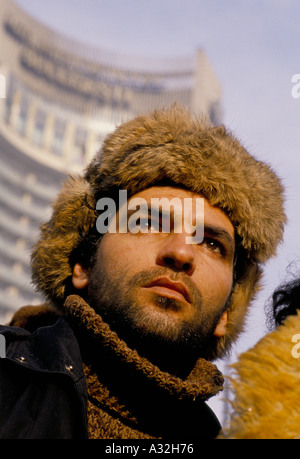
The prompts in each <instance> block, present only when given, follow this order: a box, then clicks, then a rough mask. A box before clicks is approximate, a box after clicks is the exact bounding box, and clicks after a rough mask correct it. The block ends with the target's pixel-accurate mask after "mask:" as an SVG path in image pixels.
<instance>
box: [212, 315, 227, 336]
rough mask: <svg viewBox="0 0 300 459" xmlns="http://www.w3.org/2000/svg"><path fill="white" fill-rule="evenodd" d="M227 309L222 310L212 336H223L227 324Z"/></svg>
mask: <svg viewBox="0 0 300 459" xmlns="http://www.w3.org/2000/svg"><path fill="white" fill-rule="evenodd" d="M227 318H228V317H227V311H224V312H223V314H222V316H221V319H220V320H219V323H218V325H217V326H216V329H215V331H214V336H217V337H218V338H221V336H224V335H225V333H226V325H227Z"/></svg>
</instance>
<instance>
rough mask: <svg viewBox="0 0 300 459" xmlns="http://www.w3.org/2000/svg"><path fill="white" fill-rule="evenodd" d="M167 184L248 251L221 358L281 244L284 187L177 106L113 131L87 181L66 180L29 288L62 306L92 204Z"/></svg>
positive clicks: (216, 130)
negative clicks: (221, 220) (221, 221)
mask: <svg viewBox="0 0 300 459" xmlns="http://www.w3.org/2000/svg"><path fill="white" fill-rule="evenodd" d="M168 180H169V181H171V182H172V183H175V184H178V185H179V186H180V185H181V186H183V187H184V188H188V189H190V190H192V191H195V192H197V193H200V194H201V195H203V196H204V197H206V198H207V199H208V200H209V201H210V203H211V204H212V205H215V206H218V207H219V208H221V209H222V210H223V211H224V212H226V214H227V215H228V217H229V219H230V220H231V222H232V224H233V226H234V227H235V231H236V235H237V236H238V238H239V239H240V241H241V245H242V247H243V249H244V252H245V258H246V268H245V270H244V276H243V277H242V278H241V279H239V282H238V283H237V284H236V286H235V289H234V292H233V296H232V301H231V307H230V309H229V323H228V325H227V330H228V332H227V334H226V336H225V337H224V338H223V339H222V343H221V344H220V346H221V350H220V352H221V351H222V350H224V349H225V350H226V349H227V348H228V345H229V344H230V342H231V341H233V340H235V339H236V338H237V336H238V334H239V332H240V331H241V330H242V328H243V323H244V318H245V314H246V310H247V307H248V305H249V303H250V302H251V300H252V299H253V298H254V295H255V293H256V291H257V289H258V286H259V279H260V275H261V268H260V266H261V264H263V263H264V262H265V261H266V260H268V258H270V257H271V256H273V255H274V254H275V252H276V247H277V245H278V242H279V241H281V240H282V235H283V225H284V223H285V220H286V219H285V213H284V209H283V188H282V185H281V183H280V180H279V179H278V178H277V176H276V175H275V174H274V172H273V171H272V170H271V168H270V167H269V166H268V165H266V164H264V163H262V162H260V161H257V160H256V159H255V158H254V157H253V156H251V155H250V154H249V153H248V152H247V151H246V150H245V149H244V148H243V146H242V145H241V144H240V142H239V141H238V140H237V139H236V138H235V137H234V136H233V135H232V133H231V132H229V131H228V130H227V129H226V128H225V127H224V126H217V127H215V126H212V125H211V124H210V123H208V122H207V121H205V120H198V119H196V118H194V117H193V116H192V115H191V114H190V113H189V112H187V111H186V110H185V109H183V108H182V107H179V106H177V105H176V106H173V107H172V108H171V109H168V110H161V111H155V112H153V113H151V114H149V115H145V116H139V117H137V118H135V119H133V120H131V121H128V122H126V123H124V124H123V125H121V126H120V127H118V128H117V129H116V131H115V132H114V133H112V134H109V135H108V136H107V138H106V140H105V141H104V144H103V147H102V149H101V150H100V151H99V153H98V154H97V155H96V156H95V158H94V159H93V161H92V162H91V164H90V165H89V166H88V167H87V169H86V171H85V174H84V176H79V177H77V178H70V179H69V180H68V181H67V182H66V184H65V185H64V187H63V189H62V191H61V193H60V194H59V196H58V198H57V200H56V202H55V203H54V205H53V215H52V218H51V219H50V221H49V222H48V223H46V224H44V225H43V226H42V229H41V238H40V240H39V241H38V242H37V244H36V245H35V247H34V251H33V254H32V274H33V282H34V283H35V285H36V286H37V288H38V290H40V291H41V292H43V293H44V294H45V295H46V297H48V299H50V300H51V301H52V302H53V303H54V304H58V305H59V304H62V302H63V299H64V296H65V286H66V281H67V279H68V278H69V277H70V275H71V271H72V268H71V265H70V254H71V253H72V252H73V250H74V249H75V248H76V247H77V246H78V244H79V242H80V241H81V238H82V236H83V235H84V234H86V233H87V232H88V231H89V230H90V229H91V228H92V227H93V226H94V224H95V221H96V218H97V212H96V202H97V200H98V199H100V198H101V197H107V196H112V195H113V194H114V193H115V192H116V191H117V190H118V189H122V190H125V189H126V190H127V192H128V197H129V196H132V195H133V194H135V193H137V192H139V191H141V190H143V189H146V188H149V187H151V186H153V185H155V184H160V183H162V182H163V181H168Z"/></svg>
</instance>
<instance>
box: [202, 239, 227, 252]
mask: <svg viewBox="0 0 300 459" xmlns="http://www.w3.org/2000/svg"><path fill="white" fill-rule="evenodd" d="M203 244H204V245H206V247H207V248H208V249H209V250H211V251H213V252H217V253H221V254H223V253H224V247H223V246H222V244H221V243H220V242H219V241H216V240H215V239H209V238H206V239H204V240H203Z"/></svg>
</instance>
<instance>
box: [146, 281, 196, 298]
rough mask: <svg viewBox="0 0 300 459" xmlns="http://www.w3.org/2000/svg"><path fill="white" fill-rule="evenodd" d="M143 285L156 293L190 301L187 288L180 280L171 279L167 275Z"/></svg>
mask: <svg viewBox="0 0 300 459" xmlns="http://www.w3.org/2000/svg"><path fill="white" fill-rule="evenodd" d="M144 287H145V288H149V289H151V292H153V293H156V294H158V295H161V296H166V297H167V298H173V299H175V300H179V301H182V300H185V301H186V302H187V303H191V299H190V295H189V292H188V289H187V288H186V286H185V285H184V284H183V283H182V282H178V281H171V280H170V279H168V278H167V277H160V278H158V279H155V280H153V281H152V282H150V283H149V284H147V285H144Z"/></svg>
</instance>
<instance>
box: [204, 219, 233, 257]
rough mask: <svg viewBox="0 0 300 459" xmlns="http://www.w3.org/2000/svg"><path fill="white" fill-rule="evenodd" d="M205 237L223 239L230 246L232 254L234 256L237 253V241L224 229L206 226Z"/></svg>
mask: <svg viewBox="0 0 300 459" xmlns="http://www.w3.org/2000/svg"><path fill="white" fill-rule="evenodd" d="M204 234H205V236H206V237H207V236H212V237H216V238H218V239H222V240H223V241H225V242H226V244H227V245H228V247H229V249H230V252H231V253H232V254H233V253H234V251H235V239H234V238H233V237H232V236H231V235H230V234H229V233H228V231H227V230H225V229H224V228H222V227H219V226H214V225H209V224H208V225H207V224H204Z"/></svg>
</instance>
